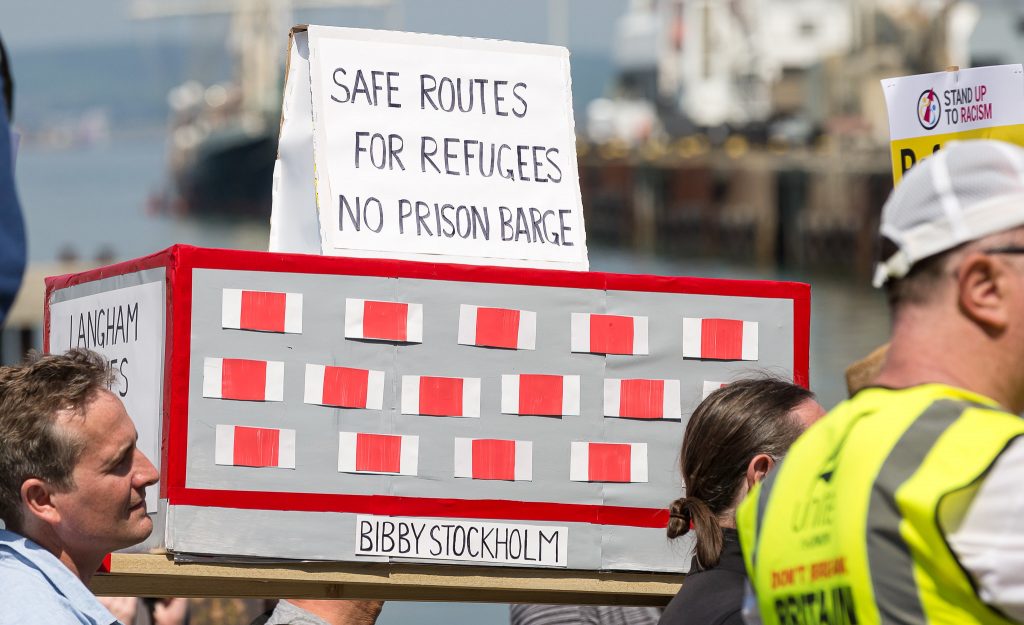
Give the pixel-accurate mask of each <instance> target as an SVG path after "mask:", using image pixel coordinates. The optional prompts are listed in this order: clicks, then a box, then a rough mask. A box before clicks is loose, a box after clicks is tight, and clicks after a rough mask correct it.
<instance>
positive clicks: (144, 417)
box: [50, 281, 165, 512]
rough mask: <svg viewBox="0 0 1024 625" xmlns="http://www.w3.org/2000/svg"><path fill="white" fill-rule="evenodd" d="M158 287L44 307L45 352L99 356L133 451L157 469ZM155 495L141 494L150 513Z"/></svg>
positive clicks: (161, 297)
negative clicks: (129, 427) (132, 436)
mask: <svg viewBox="0 0 1024 625" xmlns="http://www.w3.org/2000/svg"><path fill="white" fill-rule="evenodd" d="M164 301H165V300H164V283H163V282H162V281H160V282H149V283H147V284H140V285H137V286H130V287H126V288H123V289H115V290H113V291H106V292H104V293H98V294H96V295H87V296H85V297H79V298H75V299H71V300H67V301H64V302H58V303H54V304H53V305H51V306H50V352H52V353H55V354H56V353H63V352H66V351H67V350H69V349H71V348H74V347H85V348H88V349H91V350H94V351H97V352H99V353H100V354H103V355H104V356H106V357H107V358H108V359H109V360H110V366H111V368H112V369H113V371H114V385H113V387H112V388H111V391H113V392H114V393H115V394H116V395H117V396H118V397H120V399H121V401H122V402H124V407H125V410H127V411H128V416H130V417H131V419H132V421H133V422H134V423H135V429H136V430H137V431H138V433H139V441H138V447H139V449H140V450H141V451H142V453H144V454H146V457H147V458H149V460H150V461H151V462H152V463H153V465H154V466H156V467H157V469H159V468H160V429H161V421H160V414H161V406H162V404H163V379H162V376H163V370H164V366H163V365H164V313H165V304H164ZM158 491H159V489H158V488H157V487H156V486H151V487H150V488H148V489H146V510H147V511H148V512H155V511H156V504H157V500H158V499H159V492H158Z"/></svg>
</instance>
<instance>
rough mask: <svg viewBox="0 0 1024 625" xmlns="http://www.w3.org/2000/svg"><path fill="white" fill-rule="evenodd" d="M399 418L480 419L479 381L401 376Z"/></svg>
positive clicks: (474, 379) (478, 379)
mask: <svg viewBox="0 0 1024 625" xmlns="http://www.w3.org/2000/svg"><path fill="white" fill-rule="evenodd" d="M402 414H417V415H427V416H432V417H479V416H480V378H442V377H435V376H428V375H403V376H402Z"/></svg>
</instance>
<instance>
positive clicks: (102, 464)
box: [0, 350, 159, 625]
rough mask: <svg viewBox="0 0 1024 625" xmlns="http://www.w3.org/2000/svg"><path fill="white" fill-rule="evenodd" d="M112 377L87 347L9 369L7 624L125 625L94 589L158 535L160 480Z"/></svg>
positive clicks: (1, 499)
mask: <svg viewBox="0 0 1024 625" xmlns="http://www.w3.org/2000/svg"><path fill="white" fill-rule="evenodd" d="M110 381H111V377H110V370H109V367H108V365H107V362H106V360H105V359H104V358H103V357H102V356H100V355H99V354H96V353H94V352H90V351H86V350H72V351H70V352H68V353H67V354H64V355H60V356H53V355H45V356H38V355H36V356H33V357H30V359H29V361H28V362H26V363H25V364H23V365H20V366H13V367H2V368H0V520H2V521H3V524H4V526H5V529H2V530H0V579H2V580H3V581H2V583H0V623H42V622H46V623H62V624H63V623H89V624H97V625H98V624H102V625H109V624H110V623H116V622H117V620H116V619H115V618H114V617H113V616H112V615H111V614H110V612H109V611H107V609H106V608H104V607H103V606H102V605H101V604H100V603H99V601H97V600H96V598H95V597H94V596H93V595H92V593H90V592H89V590H88V588H86V586H85V584H86V583H87V582H88V581H89V579H90V578H91V577H92V575H93V573H94V572H95V571H96V570H97V569H98V568H99V566H100V564H101V563H102V561H103V558H104V557H105V555H106V554H108V553H110V552H111V551H116V550H118V549H123V548H125V547H129V546H131V545H134V544H137V543H139V542H142V541H143V540H145V539H146V537H148V536H149V534H150V532H152V531H153V522H152V520H151V519H150V518H149V516H148V515H147V514H146V487H147V486H151V485H153V484H155V483H156V481H157V479H158V477H159V475H158V473H157V470H156V469H155V468H154V467H153V464H152V463H150V461H149V460H148V459H147V458H146V456H145V455H143V453H142V452H141V451H139V450H138V448H137V447H136V440H137V439H138V434H137V433H136V431H135V426H134V425H133V424H132V421H131V419H129V418H128V413H127V412H125V409H124V405H123V404H122V403H121V400H120V399H118V398H117V395H115V394H114V393H111V392H110V391H109V390H108V388H109V384H110Z"/></svg>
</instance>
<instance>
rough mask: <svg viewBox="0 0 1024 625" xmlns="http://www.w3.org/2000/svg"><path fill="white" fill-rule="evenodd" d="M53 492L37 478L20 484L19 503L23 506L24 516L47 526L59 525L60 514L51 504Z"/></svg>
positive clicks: (31, 478)
mask: <svg viewBox="0 0 1024 625" xmlns="http://www.w3.org/2000/svg"><path fill="white" fill-rule="evenodd" d="M54 492H55V491H54V490H53V487H52V486H51V485H50V484H48V483H47V482H45V481H43V480H41V479H39V478H35V477H30V478H29V479H27V480H25V481H24V482H22V484H21V503H22V505H23V506H25V515H26V516H30V517H33V518H36V519H39V520H40V521H43V522H44V523H46V524H48V525H55V524H57V523H59V522H60V512H59V511H58V510H57V506H56V505H54V502H53V494H54ZM26 520H27V519H26Z"/></svg>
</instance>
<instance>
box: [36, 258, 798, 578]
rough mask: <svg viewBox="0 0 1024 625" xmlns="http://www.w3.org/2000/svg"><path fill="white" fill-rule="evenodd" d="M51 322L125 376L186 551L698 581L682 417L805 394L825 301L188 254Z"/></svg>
mask: <svg viewBox="0 0 1024 625" xmlns="http://www.w3.org/2000/svg"><path fill="white" fill-rule="evenodd" d="M45 314H46V337H47V343H48V345H47V346H48V349H49V350H51V351H54V352H59V351H64V350H66V349H68V348H71V347H75V346H84V347H89V348H92V349H96V350H98V351H100V352H102V353H104V354H106V355H107V356H108V357H109V358H110V359H111V362H112V365H113V366H114V369H115V371H116V372H118V376H117V377H118V380H117V382H118V383H117V386H116V390H117V392H118V393H119V394H120V395H121V396H122V397H123V398H124V401H125V404H126V406H127V407H128V410H129V413H130V414H131V415H132V418H133V419H134V420H135V422H136V425H137V428H138V430H139V433H140V441H139V445H140V447H141V448H142V449H143V451H145V452H146V453H147V454H148V455H150V457H151V458H152V459H153V460H154V462H159V468H160V475H161V479H160V484H159V493H158V495H159V500H158V501H157V497H156V496H157V493H155V492H154V494H153V495H154V496H153V499H152V501H151V504H152V505H151V510H152V511H153V513H154V514H156V515H157V516H158V519H157V521H158V523H157V526H158V527H162V528H163V534H162V539H163V543H164V545H165V546H166V548H167V549H169V550H171V551H173V552H179V553H191V554H210V555H218V556H225V557H239V556H252V557H266V558H295V559H318V560H339V561H357V562H359V561H364V562H380V561H412V562H417V561H420V562H435V563H437V562H450V563H453V564H456V563H469V564H477V565H479V564H490V565H499V566H533V567H566V568H571V569H589V570H641V571H682V570H685V569H686V567H687V565H688V563H687V562H684V557H683V556H684V554H685V549H684V548H683V547H682V546H676V547H672V546H670V545H669V544H668V543H667V540H666V538H665V532H664V527H665V525H666V522H667V517H668V514H667V504H668V503H669V502H670V501H671V500H673V499H674V498H676V497H678V496H679V495H680V493H681V484H680V477H679V472H678V468H677V464H678V455H679V446H680V442H681V440H682V434H683V430H684V427H685V424H686V420H687V418H688V417H689V414H690V413H691V412H692V410H693V408H694V407H695V406H696V405H697V404H698V403H699V402H700V400H701V398H702V397H703V396H704V395H705V394H706V393H707V392H709V391H710V390H711V389H714V388H717V387H718V386H720V385H721V384H725V383H728V382H729V381H731V380H734V379H737V378H739V377H741V376H743V375H745V374H748V373H752V372H755V371H767V372H769V373H773V374H775V375H781V376H785V377H789V378H792V379H795V380H796V381H797V382H799V383H801V384H806V383H807V375H808V331H809V320H810V288H809V287H808V286H807V285H805V284H797V283H785V282H764V281H756V282H753V281H734V280H711V279H701V278H674V277H655V276H633V275H618V274H606V273H597V272H568V271H553V270H536V269H516V268H497V267H480V266H469V265H443V264H432V263H421V262H407V261H390V260H368V259H350V258H329V257H319V256H303V255H291V254H270V253H258V252H238V251H226V250H214V249H200V248H195V247H189V246H180V245H179V246H174V247H171V248H169V249H167V250H164V251H162V252H158V253H156V254H153V255H151V256H147V257H145V258H140V259H137V260H133V261H128V262H124V263H120V264H117V265H113V266H110V267H105V268H102V269H97V270H94V271H90V272H85V273H81V274H75V275H67V276H60V277H55V278H50V279H48V280H47V300H46V312H45ZM153 490H154V491H155V490H156V489H153Z"/></svg>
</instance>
